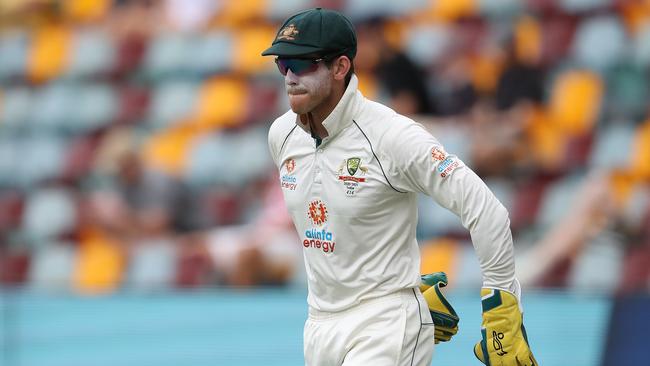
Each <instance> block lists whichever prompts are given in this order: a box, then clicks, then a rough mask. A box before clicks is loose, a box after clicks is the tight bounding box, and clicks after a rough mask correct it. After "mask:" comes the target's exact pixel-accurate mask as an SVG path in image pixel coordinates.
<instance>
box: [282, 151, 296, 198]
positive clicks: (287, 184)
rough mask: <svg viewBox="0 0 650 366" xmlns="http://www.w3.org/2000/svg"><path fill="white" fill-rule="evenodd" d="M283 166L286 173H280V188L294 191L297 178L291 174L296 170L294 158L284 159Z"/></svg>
mask: <svg viewBox="0 0 650 366" xmlns="http://www.w3.org/2000/svg"><path fill="white" fill-rule="evenodd" d="M284 168H285V169H286V170H287V174H284V175H282V177H281V178H282V188H284V189H287V190H290V191H295V190H296V187H297V186H298V180H297V179H296V177H295V176H294V175H293V172H295V171H296V161H295V160H294V159H287V160H285V161H284Z"/></svg>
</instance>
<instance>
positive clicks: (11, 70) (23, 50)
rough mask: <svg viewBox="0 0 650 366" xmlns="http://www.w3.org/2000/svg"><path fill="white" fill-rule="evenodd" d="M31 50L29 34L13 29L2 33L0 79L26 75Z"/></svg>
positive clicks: (0, 42)
mask: <svg viewBox="0 0 650 366" xmlns="http://www.w3.org/2000/svg"><path fill="white" fill-rule="evenodd" d="M28 52H29V34H28V33H27V32H24V31H11V32H6V33H3V34H1V35H0V55H2V56H1V58H2V62H0V81H4V80H11V79H15V78H22V77H23V76H25V71H26V67H27V56H28Z"/></svg>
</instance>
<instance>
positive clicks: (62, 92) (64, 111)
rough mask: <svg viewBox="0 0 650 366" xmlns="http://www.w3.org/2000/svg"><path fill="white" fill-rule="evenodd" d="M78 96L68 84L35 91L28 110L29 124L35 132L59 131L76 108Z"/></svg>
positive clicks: (59, 84)
mask: <svg viewBox="0 0 650 366" xmlns="http://www.w3.org/2000/svg"><path fill="white" fill-rule="evenodd" d="M78 98H79V95H77V93H75V88H73V87H71V85H70V84H67V83H63V82H58V83H50V84H47V85H46V86H44V87H42V88H39V89H37V90H36V91H35V93H34V96H33V99H34V101H33V103H32V106H31V108H30V112H31V113H30V122H31V125H32V128H33V129H34V130H35V131H36V130H37V131H39V132H41V131H57V130H61V129H62V128H63V127H64V126H65V125H66V124H67V123H68V121H69V120H70V118H71V115H72V113H73V111H74V110H75V108H78V107H79V105H78V104H77V100H78Z"/></svg>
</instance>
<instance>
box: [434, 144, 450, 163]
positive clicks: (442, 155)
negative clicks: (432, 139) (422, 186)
mask: <svg viewBox="0 0 650 366" xmlns="http://www.w3.org/2000/svg"><path fill="white" fill-rule="evenodd" d="M446 158H447V152H446V151H445V149H443V148H442V146H434V147H433V148H432V149H431V160H433V162H434V163H437V162H439V161H443V160H445V159H446Z"/></svg>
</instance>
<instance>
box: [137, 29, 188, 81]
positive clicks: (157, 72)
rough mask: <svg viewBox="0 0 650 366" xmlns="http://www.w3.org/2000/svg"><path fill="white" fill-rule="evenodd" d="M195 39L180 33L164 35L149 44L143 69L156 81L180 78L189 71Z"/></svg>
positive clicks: (158, 36) (156, 37)
mask: <svg viewBox="0 0 650 366" xmlns="http://www.w3.org/2000/svg"><path fill="white" fill-rule="evenodd" d="M193 41H194V39H193V38H192V37H190V36H188V35H183V34H179V33H162V34H159V35H156V36H155V38H153V39H152V40H151V41H150V42H149V48H148V50H147V53H146V55H145V57H144V62H143V64H142V68H143V70H144V71H145V73H146V75H147V76H148V77H150V78H152V79H154V80H158V79H160V78H167V77H171V76H178V75H180V74H182V73H183V72H185V71H187V69H188V62H189V58H188V57H187V56H188V54H189V52H190V50H191V43H192V42H193Z"/></svg>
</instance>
